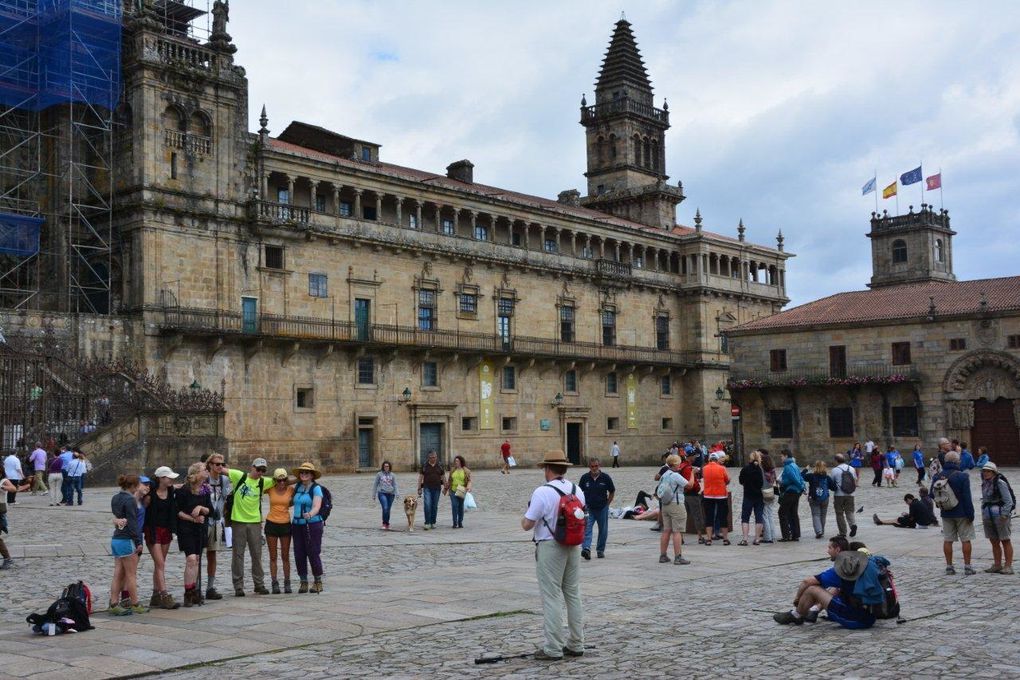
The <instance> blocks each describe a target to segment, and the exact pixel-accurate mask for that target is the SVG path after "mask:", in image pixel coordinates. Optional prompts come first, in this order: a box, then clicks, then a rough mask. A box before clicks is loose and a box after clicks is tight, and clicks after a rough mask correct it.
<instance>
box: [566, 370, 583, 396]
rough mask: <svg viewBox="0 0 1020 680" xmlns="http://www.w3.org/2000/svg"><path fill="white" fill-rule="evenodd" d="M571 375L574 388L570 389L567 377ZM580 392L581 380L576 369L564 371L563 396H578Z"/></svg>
mask: <svg viewBox="0 0 1020 680" xmlns="http://www.w3.org/2000/svg"><path fill="white" fill-rule="evenodd" d="M571 375H572V376H573V378H574V387H573V389H571V388H570V383H569V382H568V376H571ZM580 391H581V378H580V376H578V375H577V369H576V368H572V369H570V370H568V371H564V372H563V394H578V393H580Z"/></svg>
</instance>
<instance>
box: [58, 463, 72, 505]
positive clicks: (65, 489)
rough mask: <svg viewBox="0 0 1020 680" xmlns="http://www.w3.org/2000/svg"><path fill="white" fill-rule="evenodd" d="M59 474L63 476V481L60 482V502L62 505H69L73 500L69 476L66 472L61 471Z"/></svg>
mask: <svg viewBox="0 0 1020 680" xmlns="http://www.w3.org/2000/svg"><path fill="white" fill-rule="evenodd" d="M60 474H61V475H63V479H62V480H60V502H61V503H63V504H64V505H70V504H71V501H72V500H74V499H73V495H74V494H73V492H72V490H71V475H69V474H67V470H61V471H60Z"/></svg>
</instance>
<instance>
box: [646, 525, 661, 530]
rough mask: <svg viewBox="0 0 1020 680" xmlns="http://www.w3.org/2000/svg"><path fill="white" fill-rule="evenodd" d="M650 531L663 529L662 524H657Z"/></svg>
mask: <svg viewBox="0 0 1020 680" xmlns="http://www.w3.org/2000/svg"><path fill="white" fill-rule="evenodd" d="M649 531H662V525H656V526H654V527H652V528H651V529H649Z"/></svg>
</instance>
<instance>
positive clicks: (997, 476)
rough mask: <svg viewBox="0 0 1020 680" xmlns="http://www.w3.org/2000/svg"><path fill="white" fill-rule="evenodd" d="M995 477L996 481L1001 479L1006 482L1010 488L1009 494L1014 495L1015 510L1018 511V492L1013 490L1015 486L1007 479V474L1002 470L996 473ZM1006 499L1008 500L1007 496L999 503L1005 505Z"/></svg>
mask: <svg viewBox="0 0 1020 680" xmlns="http://www.w3.org/2000/svg"><path fill="white" fill-rule="evenodd" d="M995 479H996V481H998V480H1000V479H1001V480H1002V481H1004V482H1006V488H1007V489H1009V495H1010V496H1012V498H1013V511H1014V512H1016V509H1017V508H1016V492H1014V491H1013V486H1012V485H1011V484H1010V483H1009V480H1008V479H1006V475H1004V474H1002V473H1001V472H1000V473H997V474H996V476H995ZM996 486H998V485H996ZM1005 500H1006V499H1005V498H1002V499H1000V500H999V503H998V505H1004V503H1005Z"/></svg>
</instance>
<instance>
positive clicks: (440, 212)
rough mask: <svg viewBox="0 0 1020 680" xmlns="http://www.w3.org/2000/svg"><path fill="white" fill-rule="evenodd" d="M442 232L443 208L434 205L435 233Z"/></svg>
mask: <svg viewBox="0 0 1020 680" xmlns="http://www.w3.org/2000/svg"><path fill="white" fill-rule="evenodd" d="M442 231H443V206H441V205H439V204H438V203H436V233H442Z"/></svg>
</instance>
